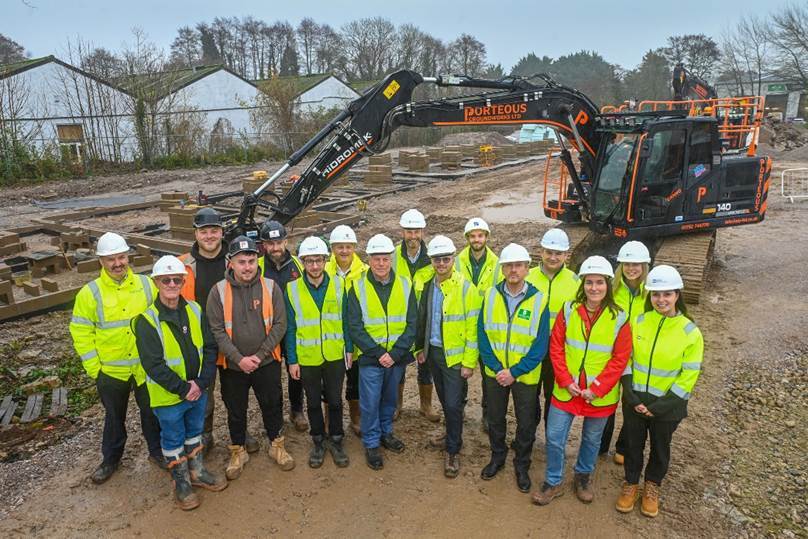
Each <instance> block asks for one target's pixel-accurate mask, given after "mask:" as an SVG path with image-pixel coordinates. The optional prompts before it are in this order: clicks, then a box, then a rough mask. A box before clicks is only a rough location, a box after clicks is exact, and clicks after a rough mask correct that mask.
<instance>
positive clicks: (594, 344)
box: [553, 301, 628, 406]
mask: <svg viewBox="0 0 808 539" xmlns="http://www.w3.org/2000/svg"><path fill="white" fill-rule="evenodd" d="M578 305H579V304H578V303H575V302H572V301H568V302H567V303H565V304H564V320H566V322H567V334H566V336H565V339H564V357H565V359H566V360H567V370H568V371H569V373H570V374H571V375H572V378H573V379H574V380H575V381H576V382H578V380H579V379H580V373H582V372H583V373H584V375H586V385H587V387H589V385H590V384H592V382H594V381H595V378H597V377H598V375H599V374H600V373H601V372H603V369H604V368H606V364H607V363H608V362H609V360H610V359H611V358H612V349H613V348H614V341H615V340H616V339H617V334H618V333H620V329H621V328H622V327H623V325H624V324H625V323H626V321H627V320H628V316H627V315H626V312H625V311H618V312H617V315H616V316H615V317H614V318H612V312H611V311H610V310H609V309H607V308H604V311H603V312H602V313H600V316H598V318H597V320H595V323H594V324H592V327H591V328H590V330H589V335H588V336H587V335H586V334H585V330H586V325H585V323H584V321H583V320H582V319H581V315H580V314H578ZM581 389H585V388H581ZM553 397H555V398H556V399H558V400H560V401H561V402H568V401H570V400H572V395H570V392H569V391H567V389H566V388H564V387H560V386H559V385H558V382H554V383H553ZM619 400H620V384H619V383H617V384H615V385H614V387H613V388H612V389H611V390H610V391H609V392H608V393H606V394H605V395H604V396H602V397H598V398H596V399H595V400H593V401H592V403H591V404H592V406H612V405H613V404H617V401H619Z"/></svg>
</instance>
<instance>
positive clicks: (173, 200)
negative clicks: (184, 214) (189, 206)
mask: <svg viewBox="0 0 808 539" xmlns="http://www.w3.org/2000/svg"><path fill="white" fill-rule="evenodd" d="M187 201H188V193H184V192H181V191H171V192H170V193H160V202H159V205H160V211H163V212H166V211H168V209H169V208H171V207H173V206H180V205H182V204H184V203H185V202H187Z"/></svg>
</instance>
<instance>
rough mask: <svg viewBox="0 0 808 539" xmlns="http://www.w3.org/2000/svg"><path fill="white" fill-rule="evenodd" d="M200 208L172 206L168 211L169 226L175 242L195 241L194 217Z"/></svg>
mask: <svg viewBox="0 0 808 539" xmlns="http://www.w3.org/2000/svg"><path fill="white" fill-rule="evenodd" d="M198 210H199V206H195V205H189V206H172V207H171V208H169V209H168V226H169V228H170V229H171V237H172V238H174V239H175V240H185V241H193V240H194V215H196V212H197V211H198Z"/></svg>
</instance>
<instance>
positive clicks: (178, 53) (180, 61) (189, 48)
mask: <svg viewBox="0 0 808 539" xmlns="http://www.w3.org/2000/svg"><path fill="white" fill-rule="evenodd" d="M201 60H202V36H201V35H200V33H199V30H196V29H194V28H191V27H190V26H183V27H181V28H180V29H179V30H177V37H175V38H174V41H173V42H172V43H171V63H172V64H174V65H177V66H179V67H191V66H195V65H199V64H200V61H201Z"/></svg>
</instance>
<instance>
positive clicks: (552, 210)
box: [542, 147, 575, 218]
mask: <svg viewBox="0 0 808 539" xmlns="http://www.w3.org/2000/svg"><path fill="white" fill-rule="evenodd" d="M560 150H561V148H559V147H553V148H550V150H549V151H548V152H547V159H545V160H544V194H543V195H542V206H543V207H544V209H545V210H546V211H547V212H549V214H550V215H551V216H552V217H553V218H555V217H556V216H558V215H561V214H562V213H564V211H565V210H564V204H565V203H571V202H575V200H572V199H568V198H567V191H568V188H567V184H568V183H570V182H569V171H568V170H567V167H566V166H565V165H564V163H562V162H561V159H559V157H558V152H559V151H560Z"/></svg>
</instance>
